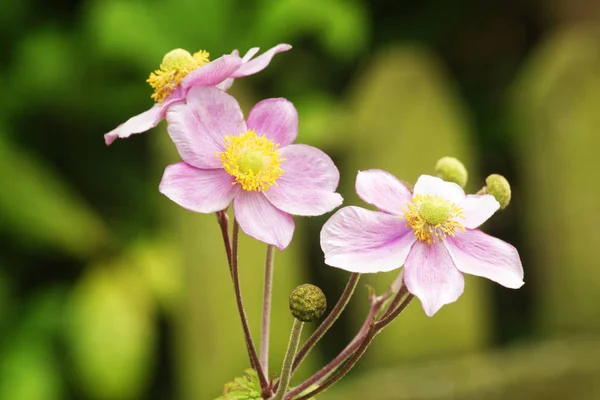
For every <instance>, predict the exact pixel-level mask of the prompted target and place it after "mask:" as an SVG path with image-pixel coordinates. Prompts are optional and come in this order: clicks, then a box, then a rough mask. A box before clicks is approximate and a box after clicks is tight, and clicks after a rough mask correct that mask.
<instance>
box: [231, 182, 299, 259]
mask: <svg viewBox="0 0 600 400" xmlns="http://www.w3.org/2000/svg"><path fill="white" fill-rule="evenodd" d="M233 212H234V214H235V218H236V219H237V220H238V223H239V224H240V228H242V230H243V231H244V232H245V233H246V234H247V235H248V236H252V237H253V238H254V239H256V240H260V241H261V242H264V243H267V244H272V245H274V246H277V248H278V249H279V250H284V249H285V248H286V247H288V245H289V244H290V242H291V241H292V236H293V235H294V219H293V218H292V216H291V215H289V214H288V213H285V212H283V211H281V210H278V209H277V208H276V207H275V206H273V205H272V204H271V203H270V202H269V200H267V198H266V197H265V196H264V195H263V194H262V193H261V192H246V191H244V190H240V192H239V194H238V195H237V196H236V198H235V200H234V201H233Z"/></svg>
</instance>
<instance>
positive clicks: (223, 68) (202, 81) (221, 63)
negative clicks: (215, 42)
mask: <svg viewBox="0 0 600 400" xmlns="http://www.w3.org/2000/svg"><path fill="white" fill-rule="evenodd" d="M241 65H242V59H241V58H240V57H239V56H236V55H232V54H228V55H224V56H221V57H219V58H217V59H216V60H214V61H212V62H209V63H208V64H205V65H203V66H201V67H199V68H196V69H195V70H193V71H192V72H190V73H189V74H188V75H187V76H186V77H185V78H183V81H181V87H182V88H183V89H184V90H187V89H189V88H191V87H194V86H214V85H217V84H219V83H221V82H223V81H224V80H225V79H227V78H229V77H230V76H232V74H233V73H234V72H235V71H236V70H237V69H238V68H240V66H241Z"/></svg>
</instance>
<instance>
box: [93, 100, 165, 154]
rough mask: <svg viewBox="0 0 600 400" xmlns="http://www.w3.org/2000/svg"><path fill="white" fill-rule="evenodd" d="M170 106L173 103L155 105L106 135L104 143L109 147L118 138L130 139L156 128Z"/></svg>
mask: <svg viewBox="0 0 600 400" xmlns="http://www.w3.org/2000/svg"><path fill="white" fill-rule="evenodd" d="M170 104H172V102H169V103H163V104H155V105H154V107H152V108H151V109H149V110H147V111H144V112H143V113H141V114H138V115H136V116H134V117H131V118H129V119H128V120H127V121H126V122H124V123H122V124H121V125H119V126H118V127H116V128H115V129H113V130H112V131H110V132H108V133H107V134H106V135H104V142H105V143H106V145H107V146H108V145H110V144H111V143H112V142H114V141H115V140H116V139H117V138H121V139H124V138H128V137H129V136H131V135H133V134H136V133H142V132H146V131H147V130H149V129H152V128H154V127H155V126H156V125H158V123H159V122H160V121H161V120H162V119H163V118H164V117H165V112H166V110H167V106H168V105H170Z"/></svg>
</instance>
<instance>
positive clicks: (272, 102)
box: [247, 98, 298, 147]
mask: <svg viewBox="0 0 600 400" xmlns="http://www.w3.org/2000/svg"><path fill="white" fill-rule="evenodd" d="M247 125H248V129H254V131H255V132H256V134H257V135H258V136H262V135H266V136H267V137H268V138H269V139H271V140H273V142H275V143H276V144H279V145H280V146H282V147H283V146H286V145H288V144H292V143H294V140H296V137H297V136H298V112H297V111H296V108H295V107H294V105H293V104H292V103H291V102H290V101H288V100H286V99H282V98H278V99H267V100H263V101H261V102H259V103H257V104H256V105H255V106H254V107H253V108H252V110H250V114H249V115H248V121H247Z"/></svg>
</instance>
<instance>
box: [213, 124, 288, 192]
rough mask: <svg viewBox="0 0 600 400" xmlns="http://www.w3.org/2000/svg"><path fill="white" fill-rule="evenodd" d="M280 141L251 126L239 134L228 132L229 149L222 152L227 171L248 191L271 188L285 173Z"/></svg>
mask: <svg viewBox="0 0 600 400" xmlns="http://www.w3.org/2000/svg"><path fill="white" fill-rule="evenodd" d="M278 149H279V145H278V144H277V145H276V144H274V143H273V141H272V140H270V139H268V138H267V137H266V136H265V135H262V136H258V135H257V134H256V133H255V132H254V131H253V130H249V131H247V132H245V133H243V134H241V135H239V136H232V135H227V136H225V151H223V152H220V153H218V157H219V158H220V159H221V164H222V165H223V168H224V169H225V171H226V172H227V173H228V174H229V175H231V176H233V177H234V178H235V182H234V184H240V185H241V186H242V189H244V190H246V191H257V192H260V191H267V190H268V189H269V187H271V186H273V185H277V178H279V177H280V176H281V175H283V170H282V169H281V166H280V165H281V162H282V161H285V159H283V158H281V153H279V152H278V151H277V150H278Z"/></svg>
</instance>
